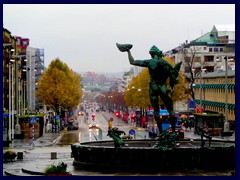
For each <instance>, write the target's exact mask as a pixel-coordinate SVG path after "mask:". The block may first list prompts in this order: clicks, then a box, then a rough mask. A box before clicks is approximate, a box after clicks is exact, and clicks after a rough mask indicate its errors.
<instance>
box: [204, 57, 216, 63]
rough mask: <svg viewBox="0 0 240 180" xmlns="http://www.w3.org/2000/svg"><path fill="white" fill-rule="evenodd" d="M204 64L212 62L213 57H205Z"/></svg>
mask: <svg viewBox="0 0 240 180" xmlns="http://www.w3.org/2000/svg"><path fill="white" fill-rule="evenodd" d="M204 62H214V56H205V57H204Z"/></svg>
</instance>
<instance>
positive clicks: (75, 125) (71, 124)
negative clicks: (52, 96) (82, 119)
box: [67, 121, 78, 130]
mask: <svg viewBox="0 0 240 180" xmlns="http://www.w3.org/2000/svg"><path fill="white" fill-rule="evenodd" d="M67 129H68V130H78V122H77V121H68V127H67Z"/></svg>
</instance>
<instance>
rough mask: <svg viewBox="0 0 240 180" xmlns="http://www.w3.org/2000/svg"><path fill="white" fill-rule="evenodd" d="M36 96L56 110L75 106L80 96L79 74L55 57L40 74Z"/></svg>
mask: <svg viewBox="0 0 240 180" xmlns="http://www.w3.org/2000/svg"><path fill="white" fill-rule="evenodd" d="M36 96H37V97H38V98H39V100H40V101H42V102H43V103H44V104H45V105H47V106H50V107H52V108H54V110H55V111H56V112H58V110H59V108H63V109H65V108H68V107H75V106H77V105H78V104H79V102H80V99H81V97H82V90H81V76H80V75H79V74H77V73H76V72H74V71H72V70H71V69H70V68H69V67H68V66H67V65H66V64H65V63H63V62H62V61H61V60H60V59H59V58H56V59H55V60H53V61H52V62H51V63H50V65H49V67H48V68H47V69H46V71H45V72H44V74H43V75H42V76H41V79H40V80H39V82H38V89H37V92H36Z"/></svg>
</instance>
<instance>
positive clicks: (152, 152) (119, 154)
mask: <svg viewBox="0 0 240 180" xmlns="http://www.w3.org/2000/svg"><path fill="white" fill-rule="evenodd" d="M125 142H126V144H127V145H128V147H119V148H115V147H114V142H113V141H94V142H84V143H75V144H72V145H71V149H72V155H73V158H74V162H73V165H74V166H80V167H83V168H89V169H91V170H107V171H126V172H128V171H139V172H140V171H141V172H143V171H158V172H163V171H182V170H193V169H194V170H196V169H198V170H206V171H209V170H213V171H218V170H220V171H222V170H234V169H235V142H232V141H224V142H223V141H218V140H212V141H211V146H210V147H209V144H208V143H205V147H204V148H202V147H201V141H200V140H194V141H193V142H191V141H190V140H181V141H178V142H177V143H179V144H180V145H179V147H177V148H175V149H173V150H160V149H158V148H153V146H154V145H155V144H156V142H157V141H156V140H145V139H144V140H126V141H125Z"/></svg>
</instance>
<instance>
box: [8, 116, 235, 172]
mask: <svg viewBox="0 0 240 180" xmlns="http://www.w3.org/2000/svg"><path fill="white" fill-rule="evenodd" d="M94 113H95V114H96V116H95V120H94V121H95V123H99V125H100V128H99V129H89V128H88V124H89V123H91V121H89V122H86V121H85V120H84V116H79V117H78V124H79V129H78V130H70V131H67V130H64V131H62V133H60V134H55V133H46V134H45V135H44V136H43V137H41V138H39V139H37V140H36V142H35V146H34V147H32V146H31V145H29V143H28V141H26V142H27V143H26V144H22V146H17V147H15V148H13V150H15V151H16V152H23V153H24V155H23V159H22V160H18V159H17V160H16V161H15V162H9V163H3V175H4V176H6V174H5V173H4V172H5V171H7V172H8V173H9V175H11V174H15V175H19V176H33V175H36V174H30V175H29V174H28V173H25V172H23V170H25V171H27V172H28V171H33V172H39V171H40V172H42V171H43V169H44V168H45V167H46V166H47V165H50V164H52V163H54V164H57V163H58V162H61V161H64V162H66V163H67V164H68V170H69V171H70V172H72V174H73V175H77V176H81V175H83V176H93V175H94V176H116V175H119V176H126V175H129V176H137V175H146V174H141V173H134V174H126V173H124V172H119V173H117V174H116V173H115V174H111V173H110V174H106V173H101V172H89V171H86V170H83V169H81V170H80V169H78V167H74V166H73V165H72V163H73V158H72V157H71V146H70V145H71V144H73V143H77V142H87V141H96V140H111V138H109V137H108V136H107V129H108V119H110V117H112V118H113V119H114V120H113V126H115V127H118V128H119V129H120V130H123V131H125V132H126V133H127V134H128V132H129V130H130V129H134V130H135V132H136V135H135V137H134V138H136V139H142V138H149V137H148V131H146V129H145V128H140V127H138V128H136V127H132V126H130V125H128V124H125V123H124V122H123V121H122V120H121V119H119V118H117V117H115V115H114V114H113V113H108V112H94ZM89 114H90V113H89ZM90 115H91V114H90ZM185 138H190V139H200V136H199V135H195V134H194V133H193V131H187V132H185ZM214 138H215V139H221V138H222V139H223V137H214ZM214 138H213V139H214ZM233 139H234V136H232V137H228V139H226V140H233ZM51 140H52V143H50V141H51ZM16 144H17V143H16ZM52 152H56V153H57V159H51V153H52ZM231 173H232V171H228V172H203V171H196V172H176V173H171V174H168V173H157V174H147V175H149V176H163V175H167V176H189V175H191V176H192V175H193V176H212V175H213V176H222V175H224V176H230V175H232V174H231Z"/></svg>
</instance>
